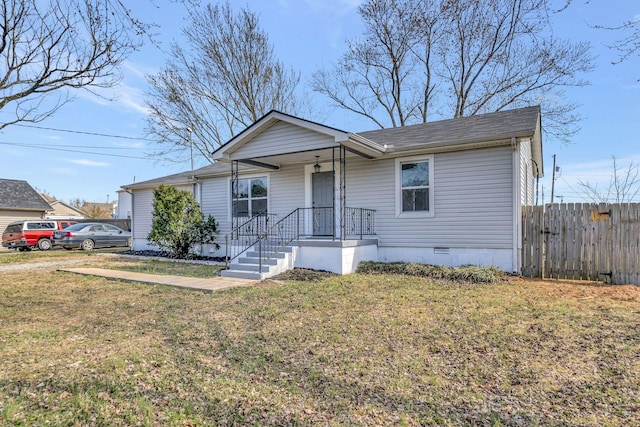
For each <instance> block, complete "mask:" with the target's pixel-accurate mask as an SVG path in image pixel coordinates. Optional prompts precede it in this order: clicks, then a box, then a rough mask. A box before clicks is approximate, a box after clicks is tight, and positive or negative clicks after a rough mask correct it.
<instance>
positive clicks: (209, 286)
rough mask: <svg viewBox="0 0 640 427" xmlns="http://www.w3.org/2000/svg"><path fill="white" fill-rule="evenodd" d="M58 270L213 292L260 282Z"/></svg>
mask: <svg viewBox="0 0 640 427" xmlns="http://www.w3.org/2000/svg"><path fill="white" fill-rule="evenodd" d="M58 271H66V272H68V273H76V274H84V275H88V276H99V277H106V278H108V279H118V280H125V281H128V282H138V283H146V284H150V285H167V286H175V287H177V288H183V289H191V290H195V291H202V292H213V291H219V290H222V289H230V288H236V287H240V286H253V285H256V284H258V283H260V282H259V281H258V280H251V279H235V278H231V277H212V278H209V279H202V278H198V277H185V276H169V275H161V274H147V273H134V272H131V271H122V270H109V269H106V268H59V269H58Z"/></svg>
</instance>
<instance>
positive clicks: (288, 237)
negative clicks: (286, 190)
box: [256, 207, 375, 272]
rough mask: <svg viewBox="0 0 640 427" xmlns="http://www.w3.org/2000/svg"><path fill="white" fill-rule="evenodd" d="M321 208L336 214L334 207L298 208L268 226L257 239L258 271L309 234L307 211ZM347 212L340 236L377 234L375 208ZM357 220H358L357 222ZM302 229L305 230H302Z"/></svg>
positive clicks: (348, 209) (354, 209) (349, 209)
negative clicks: (291, 244)
mask: <svg viewBox="0 0 640 427" xmlns="http://www.w3.org/2000/svg"><path fill="white" fill-rule="evenodd" d="M321 210H329V211H330V212H331V214H332V215H335V212H334V209H333V208H332V207H331V208H296V209H294V210H293V211H292V212H291V213H289V214H287V215H285V216H284V217H283V218H282V219H280V220H279V221H278V222H276V223H274V224H272V225H271V226H270V227H269V228H267V229H266V230H265V231H264V233H262V235H261V236H260V238H259V239H258V241H257V243H256V244H257V245H258V271H260V272H261V271H262V264H263V262H266V261H268V260H270V259H271V258H273V256H274V255H275V254H277V253H278V252H280V251H281V250H282V249H284V248H285V247H286V246H288V245H289V243H291V242H293V241H294V240H298V239H300V236H302V235H307V231H306V229H307V227H306V221H307V212H308V211H311V212H312V215H313V214H314V213H315V212H318V211H321ZM345 210H346V212H347V215H346V217H347V222H348V223H347V224H343V226H342V227H341V229H342V230H343V232H344V233H345V235H342V236H340V238H341V239H345V238H346V236H347V235H359V236H360V239H362V237H363V236H364V235H374V234H375V222H374V214H375V210H374V209H366V208H345ZM356 220H357V222H356ZM301 230H304V231H303V232H301ZM333 238H335V227H334V230H333Z"/></svg>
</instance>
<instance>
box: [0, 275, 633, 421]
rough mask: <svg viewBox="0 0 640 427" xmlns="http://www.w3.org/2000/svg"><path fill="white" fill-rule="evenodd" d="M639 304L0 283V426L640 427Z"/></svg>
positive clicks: (518, 284) (340, 282)
mask: <svg viewBox="0 0 640 427" xmlns="http://www.w3.org/2000/svg"><path fill="white" fill-rule="evenodd" d="M639 354H640V288H637V287H630V286H618V287H616V286H605V285H600V284H593V283H577V282H573V283H572V282H534V281H522V280H512V281H500V282H498V283H494V284H459V283H454V282H448V281H444V280H435V279H426V278H419V277H409V276H403V275H392V274H353V275H349V276H327V277H322V276H319V277H318V278H317V279H316V280H305V281H278V280H274V281H268V282H264V283H262V284H259V285H257V286H255V287H251V288H236V289H232V290H228V291H223V292H216V293H213V294H203V293H200V292H191V291H185V290H180V289H174V288H169V287H157V286H149V285H135V284H131V283H122V282H118V281H109V280H105V279H101V278H95V277H84V276H76V275H73V274H67V273H60V272H52V271H39V270H30V271H6V272H0V360H2V363H1V364H0V424H5V425H45V424H50V425H138V424H139V425H220V424H222V425H228V424H237V425H247V424H250V425H255V424H257V425H265V424H266V425H296V424H297V425H310V424H323V425H324V424H328V425H390V424H391V425H425V424H436V425H527V426H528V425H588V426H600V425H610V426H616V425H633V424H636V425H637V424H639V423H640V416H639V415H638V414H639V413H640V357H638V355H639Z"/></svg>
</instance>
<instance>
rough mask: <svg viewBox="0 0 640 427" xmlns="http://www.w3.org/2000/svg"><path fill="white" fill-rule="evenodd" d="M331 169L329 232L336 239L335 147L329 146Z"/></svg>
mask: <svg viewBox="0 0 640 427" xmlns="http://www.w3.org/2000/svg"><path fill="white" fill-rule="evenodd" d="M331 170H332V175H333V179H332V180H331V186H332V187H331V188H332V192H331V194H332V195H333V197H332V198H331V203H332V206H331V234H332V236H333V237H332V239H331V240H336V147H331Z"/></svg>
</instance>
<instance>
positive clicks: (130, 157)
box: [0, 142, 149, 160]
mask: <svg viewBox="0 0 640 427" xmlns="http://www.w3.org/2000/svg"><path fill="white" fill-rule="evenodd" d="M0 144H3V145H17V146H21V145H20V144H13V143H8V142H0ZM22 146H23V147H27V148H34V147H29V146H28V145H22ZM35 148H40V149H42V150H51V151H64V152H68V153H81V154H93V155H96V156H108V157H125V158H128V159H141V160H149V158H148V157H140V156H125V155H124V154H107V153H96V152H93V151H82V150H66V149H63V148H53V147H45V146H40V147H35Z"/></svg>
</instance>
